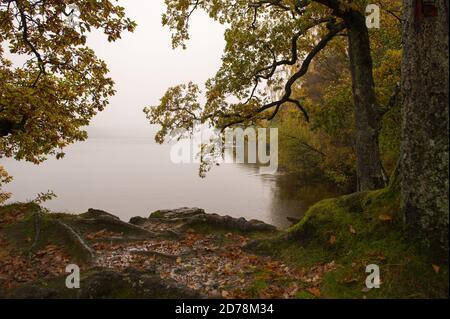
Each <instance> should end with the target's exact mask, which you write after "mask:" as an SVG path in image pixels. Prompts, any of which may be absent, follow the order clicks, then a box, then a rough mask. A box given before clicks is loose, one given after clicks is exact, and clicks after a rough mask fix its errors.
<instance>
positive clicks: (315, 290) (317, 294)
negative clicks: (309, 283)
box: [306, 288, 321, 298]
mask: <svg viewBox="0 0 450 319" xmlns="http://www.w3.org/2000/svg"><path fill="white" fill-rule="evenodd" d="M306 291H307V292H309V293H310V294H312V295H314V296H315V297H317V298H318V297H320V296H321V292H320V289H319V288H307V289H306Z"/></svg>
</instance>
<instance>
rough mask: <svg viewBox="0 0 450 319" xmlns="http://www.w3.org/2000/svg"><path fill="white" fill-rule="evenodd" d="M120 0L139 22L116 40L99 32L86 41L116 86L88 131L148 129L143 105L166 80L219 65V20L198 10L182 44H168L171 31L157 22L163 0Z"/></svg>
mask: <svg viewBox="0 0 450 319" xmlns="http://www.w3.org/2000/svg"><path fill="white" fill-rule="evenodd" d="M119 3H120V5H122V6H123V7H125V8H126V12H127V15H128V16H129V17H130V18H132V19H133V20H135V21H136V22H137V23H138V27H137V29H136V31H135V32H134V33H124V35H123V38H122V39H121V40H118V41H117V42H115V43H108V41H107V40H106V37H105V36H104V35H102V34H99V33H95V34H93V35H91V36H89V39H88V43H89V46H90V47H91V48H93V49H94V50H95V52H96V53H97V55H98V56H99V57H100V58H102V59H104V60H105V61H106V62H107V64H108V66H109V69H110V71H111V72H110V75H111V77H112V78H113V79H114V81H115V82H116V90H117V93H116V96H114V97H112V98H111V99H110V102H111V103H110V106H109V107H108V108H107V109H106V110H105V111H103V112H101V113H99V114H98V115H97V117H96V118H95V119H94V120H93V122H92V124H91V127H90V128H89V131H90V133H91V136H96V135H104V134H107V135H114V136H128V135H143V134H151V133H150V132H152V131H154V129H153V130H152V128H151V127H150V125H149V124H148V121H147V120H146V118H145V114H144V113H143V112H142V109H143V108H144V107H145V106H149V105H155V104H158V101H159V99H160V98H161V96H162V95H163V94H164V93H165V91H166V90H167V88H168V87H170V86H174V85H177V84H180V83H185V82H188V81H191V80H192V81H194V82H196V83H198V84H203V83H204V82H205V81H206V80H207V79H208V78H209V77H211V76H213V75H214V74H215V72H216V71H217V69H218V68H219V66H220V61H221V60H220V59H221V56H222V52H223V48H224V45H225V43H224V40H223V30H224V28H223V26H220V25H219V24H218V23H216V22H214V21H213V20H212V19H210V18H209V17H208V16H207V15H206V14H204V13H203V12H201V11H198V12H196V13H195V14H194V16H193V18H192V22H191V40H190V41H189V43H188V48H187V50H182V49H176V50H173V49H172V45H171V41H170V31H169V29H168V28H166V27H162V25H161V15H162V13H163V12H164V11H165V5H164V0H151V1H142V0H121V1H119Z"/></svg>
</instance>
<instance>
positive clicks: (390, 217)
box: [378, 214, 393, 222]
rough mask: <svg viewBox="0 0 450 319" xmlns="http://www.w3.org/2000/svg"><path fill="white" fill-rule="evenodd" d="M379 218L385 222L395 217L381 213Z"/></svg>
mask: <svg viewBox="0 0 450 319" xmlns="http://www.w3.org/2000/svg"><path fill="white" fill-rule="evenodd" d="M378 219H379V220H381V221H383V222H389V221H391V220H393V217H392V216H390V215H385V214H381V215H379V216H378Z"/></svg>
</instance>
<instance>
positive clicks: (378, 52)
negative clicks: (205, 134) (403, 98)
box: [273, 1, 401, 192]
mask: <svg viewBox="0 0 450 319" xmlns="http://www.w3.org/2000/svg"><path fill="white" fill-rule="evenodd" d="M380 5H381V7H382V9H384V10H385V11H382V15H381V26H382V27H381V28H380V29H376V30H371V31H370V37H371V47H372V57H373V64H374V69H373V72H374V80H375V84H376V87H375V89H376V93H377V99H378V101H379V104H380V106H381V108H382V109H383V110H384V112H385V114H384V117H383V119H382V123H381V124H382V129H381V131H380V151H381V155H382V161H383V164H384V166H385V168H386V170H387V171H388V172H392V170H393V169H394V167H395V165H396V163H397V160H398V157H399V151H400V138H401V123H400V122H401V120H400V119H401V107H400V103H399V101H400V99H399V98H398V97H397V98H396V99H393V98H392V96H393V93H394V92H396V87H397V84H398V83H399V82H400V65H401V30H400V27H401V25H400V23H399V21H398V19H397V18H396V17H395V16H393V15H392V14H388V13H387V11H386V10H389V11H391V12H397V11H398V10H399V8H400V7H401V4H400V1H382V2H381V3H380ZM394 14H395V13H394ZM397 14H399V13H397ZM348 64H349V61H348V56H347V48H346V43H345V42H343V41H333V42H331V43H330V44H329V45H328V46H327V47H326V48H325V49H324V50H322V52H321V53H320V54H319V55H318V56H317V57H316V59H315V60H314V62H313V63H312V65H311V68H310V70H309V72H308V74H306V75H305V77H304V78H303V79H301V80H300V81H299V85H297V86H296V87H295V90H294V95H295V96H296V97H297V98H299V99H302V100H304V101H305V102H304V105H305V106H306V108H307V109H308V112H309V113H310V118H311V123H309V124H307V123H304V122H303V121H302V118H301V116H300V113H299V112H298V111H297V109H296V108H289V109H286V110H282V111H280V113H279V114H278V116H277V117H276V121H275V123H274V124H273V125H274V126H276V127H278V128H279V130H280V138H281V142H280V145H279V146H280V150H279V154H280V165H281V166H282V167H283V168H284V169H286V170H288V171H290V172H295V173H299V174H300V176H301V177H300V178H302V179H304V180H310V181H311V180H322V181H324V182H331V183H332V184H334V185H335V186H336V187H338V188H339V189H340V190H341V191H345V192H349V191H350V192H351V191H353V190H354V188H355V185H356V165H355V163H356V154H355V123H354V104H353V98H352V79H351V74H350V70H349V68H348Z"/></svg>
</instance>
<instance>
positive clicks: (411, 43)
mask: <svg viewBox="0 0 450 319" xmlns="http://www.w3.org/2000/svg"><path fill="white" fill-rule="evenodd" d="M448 27H449V26H448V0H434V1H427V2H425V1H422V0H417V1H412V0H405V1H404V29H403V41H404V53H403V64H402V90H403V97H404V103H403V139H402V140H403V142H402V155H401V166H402V189H403V191H402V192H403V208H404V211H405V215H406V221H407V223H408V224H409V225H410V226H411V227H412V229H413V230H414V233H416V234H419V235H420V236H421V238H422V239H423V242H424V243H425V244H426V245H428V246H434V245H436V244H439V245H440V246H443V247H444V248H445V249H447V250H448V196H449V187H448V169H449V167H448V156H449V153H448V133H449V121H448V107H449V105H448V98H449V97H448V89H449V85H448V81H449V78H448V59H449V52H448V49H449V48H448Z"/></svg>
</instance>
